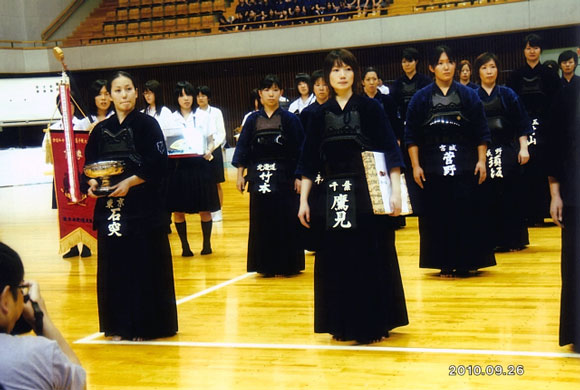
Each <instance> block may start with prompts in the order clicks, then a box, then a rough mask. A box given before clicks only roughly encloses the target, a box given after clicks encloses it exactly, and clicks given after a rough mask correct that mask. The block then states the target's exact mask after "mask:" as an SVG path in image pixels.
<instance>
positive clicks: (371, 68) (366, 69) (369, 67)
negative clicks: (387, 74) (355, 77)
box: [361, 66, 381, 80]
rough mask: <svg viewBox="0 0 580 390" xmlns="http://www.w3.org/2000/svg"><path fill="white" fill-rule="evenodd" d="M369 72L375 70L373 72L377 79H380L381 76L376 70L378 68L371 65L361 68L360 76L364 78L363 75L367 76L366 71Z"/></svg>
mask: <svg viewBox="0 0 580 390" xmlns="http://www.w3.org/2000/svg"><path fill="white" fill-rule="evenodd" d="M371 72H375V74H376V75H377V79H379V80H380V79H381V76H380V75H379V71H378V70H376V69H375V68H374V67H372V66H367V67H366V68H365V70H363V72H362V76H361V78H362V79H363V80H364V79H365V77H367V73H371Z"/></svg>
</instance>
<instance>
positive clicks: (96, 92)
mask: <svg viewBox="0 0 580 390" xmlns="http://www.w3.org/2000/svg"><path fill="white" fill-rule="evenodd" d="M89 92H90V98H89V116H88V117H87V118H85V121H86V122H85V123H83V124H82V125H81V126H82V127H84V128H86V129H88V130H89V131H90V130H92V129H93V128H94V127H95V126H96V125H97V123H99V122H101V121H104V120H105V119H107V118H108V117H110V116H111V115H113V114H114V111H113V110H112V109H111V94H110V93H109V92H110V91H109V90H108V89H107V80H102V79H98V80H95V81H93V83H92V84H91V86H90V88H89Z"/></svg>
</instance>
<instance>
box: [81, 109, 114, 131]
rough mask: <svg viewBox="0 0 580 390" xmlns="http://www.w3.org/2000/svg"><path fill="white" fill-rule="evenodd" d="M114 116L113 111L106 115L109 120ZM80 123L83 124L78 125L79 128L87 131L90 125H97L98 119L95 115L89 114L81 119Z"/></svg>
mask: <svg viewBox="0 0 580 390" xmlns="http://www.w3.org/2000/svg"><path fill="white" fill-rule="evenodd" d="M114 114H115V111H114V110H111V111H109V113H108V114H107V117H106V118H105V119H107V118H110V117H111V116H113V115H114ZM81 121H82V122H83V123H82V124H79V126H81V127H80V128H83V129H88V128H90V127H91V124H93V123H98V122H99V118H97V116H96V115H93V114H90V115H89V116H88V117H85V118H84V119H81Z"/></svg>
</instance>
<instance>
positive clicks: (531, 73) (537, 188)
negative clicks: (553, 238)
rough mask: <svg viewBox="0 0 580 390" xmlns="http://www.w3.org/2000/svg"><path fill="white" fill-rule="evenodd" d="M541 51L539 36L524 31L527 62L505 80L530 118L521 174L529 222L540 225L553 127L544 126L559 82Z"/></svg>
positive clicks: (545, 208)
mask: <svg viewBox="0 0 580 390" xmlns="http://www.w3.org/2000/svg"><path fill="white" fill-rule="evenodd" d="M541 53H542V41H541V38H540V36H539V35H537V34H529V35H527V36H526V37H525V38H524V56H525V58H526V64H525V65H524V66H523V67H521V68H519V69H516V70H515V71H513V73H512V74H511V76H510V78H509V80H508V82H507V84H506V85H507V86H508V87H509V88H511V89H513V90H514V91H515V92H516V93H517V94H518V95H519V96H520V99H521V100H522V102H523V103H524V107H525V108H526V111H527V112H528V116H529V117H530V119H531V121H532V128H533V133H532V134H531V135H530V136H529V137H528V149H529V152H530V162H529V163H528V164H526V166H525V167H524V178H523V180H524V185H525V193H526V194H527V196H526V198H525V199H526V200H527V204H526V206H525V211H524V212H525V216H526V219H527V223H528V226H542V225H543V223H544V218H546V217H548V211H549V189H548V186H547V185H546V182H547V176H546V168H545V161H544V153H545V145H546V142H548V140H549V138H550V137H551V135H550V134H551V131H552V129H550V128H548V126H547V123H546V114H547V110H548V108H549V107H550V105H551V102H552V99H553V97H554V95H555V93H556V92H557V91H558V89H559V88H560V84H561V83H560V80H559V79H558V75H557V72H554V71H552V70H551V69H549V68H548V67H546V66H545V65H543V64H541V63H540V55H541Z"/></svg>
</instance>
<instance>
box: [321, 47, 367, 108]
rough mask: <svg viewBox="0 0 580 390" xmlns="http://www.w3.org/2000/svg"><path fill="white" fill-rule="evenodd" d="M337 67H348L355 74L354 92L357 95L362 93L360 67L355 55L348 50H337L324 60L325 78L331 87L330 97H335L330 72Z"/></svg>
mask: <svg viewBox="0 0 580 390" xmlns="http://www.w3.org/2000/svg"><path fill="white" fill-rule="evenodd" d="M335 65H339V66H340V65H348V66H350V67H351V68H352V70H353V72H354V82H353V84H352V91H353V93H355V94H357V95H358V94H360V93H361V88H362V80H361V76H360V66H359V64H358V61H357V60H356V57H355V56H354V54H352V53H351V52H350V51H349V50H346V49H336V50H333V51H331V52H330V53H328V54H327V55H326V58H325V59H324V68H323V69H324V78H325V80H326V84H328V86H329V92H330V97H334V96H335V93H334V88H332V85H331V84H330V72H331V71H332V68H333V67H334V66H335Z"/></svg>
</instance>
